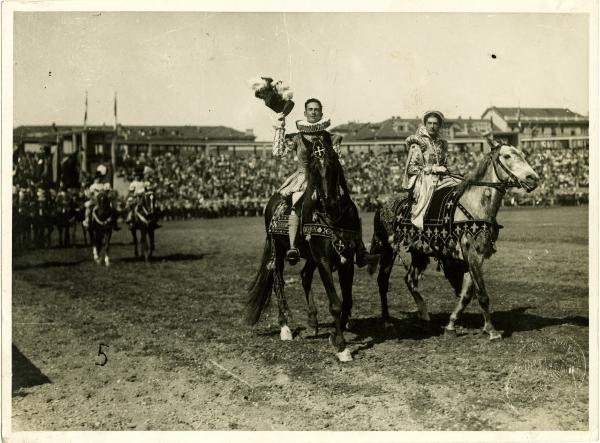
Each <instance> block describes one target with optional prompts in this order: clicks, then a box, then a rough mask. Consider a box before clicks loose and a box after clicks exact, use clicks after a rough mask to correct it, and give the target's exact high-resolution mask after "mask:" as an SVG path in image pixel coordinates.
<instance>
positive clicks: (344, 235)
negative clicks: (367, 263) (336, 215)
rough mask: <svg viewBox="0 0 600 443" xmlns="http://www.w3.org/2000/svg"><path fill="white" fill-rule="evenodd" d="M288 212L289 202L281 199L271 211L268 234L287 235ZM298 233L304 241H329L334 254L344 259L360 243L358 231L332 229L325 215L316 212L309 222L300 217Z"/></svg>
mask: <svg viewBox="0 0 600 443" xmlns="http://www.w3.org/2000/svg"><path fill="white" fill-rule="evenodd" d="M290 211H291V206H290V204H289V201H288V200H286V199H282V200H281V201H280V202H279V203H278V204H277V206H276V207H275V210H274V211H273V217H272V218H271V223H270V225H269V234H278V235H288V232H289V214H290ZM300 232H301V233H302V235H303V236H304V238H305V239H306V240H310V238H311V237H312V236H315V237H324V238H329V239H331V241H332V244H333V247H334V249H335V250H336V252H337V253H338V254H339V255H340V256H341V257H344V258H346V259H350V258H351V257H352V256H353V255H354V253H355V252H356V248H357V245H358V242H359V241H360V232H359V231H353V230H348V229H341V228H336V227H332V226H331V224H330V223H328V221H327V216H326V214H324V213H322V212H317V211H315V212H313V214H312V216H311V220H310V221H306V220H304V217H302V216H301V217H300Z"/></svg>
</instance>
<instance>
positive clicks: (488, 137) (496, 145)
mask: <svg viewBox="0 0 600 443" xmlns="http://www.w3.org/2000/svg"><path fill="white" fill-rule="evenodd" d="M485 139H486V141H487V142H488V144H489V145H490V147H491V148H492V151H495V150H496V149H500V147H501V146H502V144H501V143H499V142H497V141H496V140H494V139H493V138H492V135H491V134H490V133H488V134H486V135H485Z"/></svg>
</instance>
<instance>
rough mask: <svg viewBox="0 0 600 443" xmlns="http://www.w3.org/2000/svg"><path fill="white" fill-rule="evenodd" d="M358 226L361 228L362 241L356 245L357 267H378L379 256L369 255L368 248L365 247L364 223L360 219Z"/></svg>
mask: <svg viewBox="0 0 600 443" xmlns="http://www.w3.org/2000/svg"><path fill="white" fill-rule="evenodd" d="M358 226H359V235H360V237H359V238H360V240H359V241H358V244H357V245H356V266H358V267H359V268H362V267H364V266H367V265H376V264H377V262H378V261H379V255H378V254H369V253H368V252H367V248H366V247H365V244H364V243H363V241H362V223H361V221H360V219H359V221H358Z"/></svg>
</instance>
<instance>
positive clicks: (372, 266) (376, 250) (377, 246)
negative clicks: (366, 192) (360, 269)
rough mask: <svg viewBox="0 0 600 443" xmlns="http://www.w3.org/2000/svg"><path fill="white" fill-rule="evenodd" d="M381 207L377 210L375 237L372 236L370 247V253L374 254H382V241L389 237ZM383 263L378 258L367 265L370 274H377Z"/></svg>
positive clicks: (374, 221)
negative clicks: (386, 234)
mask: <svg viewBox="0 0 600 443" xmlns="http://www.w3.org/2000/svg"><path fill="white" fill-rule="evenodd" d="M380 211H381V208H378V209H377V210H376V211H375V216H374V218H373V237H372V238H371V247H370V248H369V254H373V255H381V252H382V250H381V245H382V242H387V237H386V236H385V228H384V227H383V225H382V223H381V215H380ZM380 263H381V260H377V261H376V262H375V263H369V265H368V266H367V271H368V272H369V275H373V274H375V271H377V267H378V266H379V264H380Z"/></svg>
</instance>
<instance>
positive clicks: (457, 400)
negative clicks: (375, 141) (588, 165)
mask: <svg viewBox="0 0 600 443" xmlns="http://www.w3.org/2000/svg"><path fill="white" fill-rule="evenodd" d="M587 220H588V212H587V207H577V208H555V209H519V210H502V211H501V212H500V217H499V222H500V223H502V224H503V225H505V226H506V227H505V229H503V230H502V232H501V235H500V240H499V242H498V245H497V246H498V253H497V254H496V255H495V256H493V257H492V259H491V260H490V261H489V263H488V265H487V267H486V282H487V285H488V290H489V293H490V297H491V309H492V312H493V314H492V318H493V320H494V322H495V324H496V327H497V329H499V330H502V331H503V334H504V338H503V339H502V340H501V341H495V342H490V341H489V340H488V338H487V337H486V336H484V335H481V334H480V332H479V330H480V328H481V327H482V325H483V318H482V315H481V313H480V310H479V307H478V305H477V302H476V301H474V302H473V303H472V304H471V306H469V308H468V309H467V310H466V312H465V315H464V316H463V318H462V319H461V320H460V321H459V323H458V325H459V326H460V328H459V330H458V332H459V333H458V336H457V337H456V338H446V337H444V336H443V334H442V327H443V326H444V324H445V323H446V321H447V319H448V315H449V313H450V312H451V310H452V309H453V307H454V304H455V299H454V295H453V293H452V291H451V288H450V286H449V285H448V284H447V283H446V282H445V280H444V279H443V276H442V274H441V273H439V272H437V271H436V269H435V265H432V266H430V268H429V269H428V270H427V272H426V274H425V278H424V280H423V283H422V293H423V295H424V297H425V298H426V300H427V301H428V304H429V309H430V312H431V313H432V327H431V328H424V327H422V325H421V324H420V323H419V322H418V321H417V320H416V319H415V318H414V311H415V309H416V308H415V306H414V302H413V301H412V298H411V297H410V295H409V294H408V291H407V290H406V288H405V286H404V283H403V277H404V275H403V268H402V266H401V264H397V266H396V268H395V272H394V273H393V275H392V282H391V293H390V313H391V315H392V317H393V319H392V321H391V322H390V324H388V325H384V324H383V323H382V322H381V320H380V318H379V316H380V306H379V296H378V292H377V283H376V280H375V278H373V277H370V276H368V274H367V273H366V271H364V270H357V273H356V276H355V289H354V309H353V319H354V325H353V327H352V329H351V331H350V332H348V333H347V335H346V338H347V339H348V342H349V346H350V349H351V351H352V353H353V356H354V361H353V362H350V363H340V362H339V361H337V359H336V358H335V355H334V351H333V348H332V347H331V346H330V345H329V344H328V340H327V338H328V330H329V329H330V328H331V326H332V324H331V318H330V316H329V312H328V309H327V305H326V297H325V293H324V290H323V287H322V285H321V283H320V280H319V279H318V278H315V283H314V285H313V287H314V291H315V298H316V300H317V303H318V309H319V319H320V322H321V332H320V334H319V335H318V336H317V337H310V336H309V335H308V330H307V329H306V328H305V327H306V308H305V303H304V297H303V294H302V288H301V285H300V282H299V275H298V272H299V270H300V266H299V265H297V266H296V267H294V268H287V270H286V275H285V278H286V280H287V286H286V289H287V295H288V301H289V303H290V309H291V313H292V324H291V327H292V329H293V332H294V336H295V339H294V340H293V341H291V342H282V341H280V340H279V330H278V327H277V326H276V324H277V316H276V312H275V303H274V302H273V303H272V304H271V308H270V311H269V313H268V315H267V317H266V318H265V319H263V320H262V321H261V322H260V323H259V324H258V326H257V327H254V328H249V327H247V326H245V325H244V324H243V322H242V318H243V306H244V299H245V288H246V287H247V286H248V284H249V282H250V280H251V278H252V277H253V276H254V273H255V272H256V270H257V268H258V264H259V259H260V254H261V253H262V246H263V241H264V233H263V231H262V229H263V223H262V220H261V219H259V218H237V219H235V218H234V219H219V220H193V221H181V222H166V223H164V227H163V228H162V229H161V230H159V231H158V232H157V249H156V259H155V260H154V261H153V262H152V263H150V264H146V263H143V262H140V261H136V260H134V259H133V258H132V255H133V250H132V246H131V245H130V239H129V237H128V232H125V231H121V232H119V233H117V234H116V235H115V237H113V245H112V250H111V258H112V265H111V266H110V267H109V268H105V267H101V266H97V265H96V264H95V263H93V261H92V259H91V251H90V250H89V249H88V248H86V247H83V246H77V247H75V248H71V249H68V250H61V249H58V248H53V249H50V250H43V251H42V250H36V251H34V250H28V251H16V252H15V255H14V258H13V301H12V310H13V311H12V321H13V391H12V395H13V402H12V408H13V409H12V420H13V421H12V429H13V431H22V430H343V431H351V430H354V431H359V430H364V431H367V430H381V431H386V430H389V431H392V430H396V431H398V430H403V431H410V430H503V431H509V430H587V428H588V401H589V395H588V365H589V362H588V318H589V315H588V224H587ZM364 223H365V231H366V232H365V240H366V241H368V240H369V239H370V234H371V230H372V214H364ZM101 344H102V345H103V346H101ZM100 350H101V351H102V352H103V353H104V354H105V355H106V357H107V361H106V364H105V365H103V366H101V365H99V363H103V362H104V361H105V358H104V357H103V356H102V355H99V351H100Z"/></svg>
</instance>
